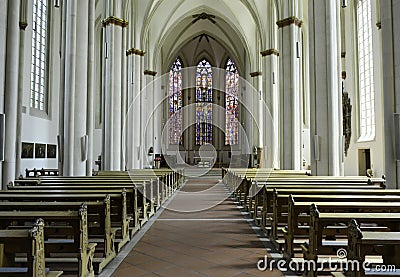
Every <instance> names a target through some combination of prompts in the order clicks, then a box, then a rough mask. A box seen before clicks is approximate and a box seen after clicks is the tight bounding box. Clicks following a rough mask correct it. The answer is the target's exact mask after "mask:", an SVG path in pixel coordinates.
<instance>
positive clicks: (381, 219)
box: [302, 205, 400, 275]
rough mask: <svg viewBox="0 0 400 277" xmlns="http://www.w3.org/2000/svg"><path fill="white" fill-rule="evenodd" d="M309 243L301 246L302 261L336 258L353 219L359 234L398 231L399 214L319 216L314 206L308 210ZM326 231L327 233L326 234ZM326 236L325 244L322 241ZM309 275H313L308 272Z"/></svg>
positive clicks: (323, 214)
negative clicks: (360, 229) (324, 256)
mask: <svg viewBox="0 0 400 277" xmlns="http://www.w3.org/2000/svg"><path fill="white" fill-rule="evenodd" d="M310 214H311V218H310V232H309V243H308V244H305V245H302V250H303V254H304V259H306V260H313V261H315V263H316V264H318V262H319V259H318V258H319V256H320V255H332V256H334V255H336V254H337V251H338V250H339V249H346V248H347V244H348V242H347V237H348V236H347V235H348V230H347V229H348V228H347V226H348V223H349V222H350V221H351V220H353V219H356V220H357V221H358V222H359V223H362V224H369V225H364V226H362V227H361V228H362V230H363V231H372V230H375V231H377V230H378V231H386V232H387V231H389V230H390V231H400V226H399V224H398V223H399V220H400V213H385V212H383V213H320V212H319V211H318V208H317V206H316V205H312V206H311V211H310ZM327 228H330V230H329V231H330V232H329V233H327V232H326V230H327ZM324 236H326V240H324ZM310 273H311V275H312V274H313V271H311V272H310Z"/></svg>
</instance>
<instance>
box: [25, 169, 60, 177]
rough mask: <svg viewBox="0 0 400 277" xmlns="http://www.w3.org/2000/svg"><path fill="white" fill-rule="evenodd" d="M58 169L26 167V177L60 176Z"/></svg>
mask: <svg viewBox="0 0 400 277" xmlns="http://www.w3.org/2000/svg"><path fill="white" fill-rule="evenodd" d="M58 173H59V171H58V169H56V168H42V169H37V168H34V169H25V176H26V177H37V176H58Z"/></svg>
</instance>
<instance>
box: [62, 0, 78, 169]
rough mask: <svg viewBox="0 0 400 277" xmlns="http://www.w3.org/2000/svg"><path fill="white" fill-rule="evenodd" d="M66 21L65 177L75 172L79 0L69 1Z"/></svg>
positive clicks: (64, 91) (63, 156) (67, 2)
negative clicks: (75, 103)
mask: <svg viewBox="0 0 400 277" xmlns="http://www.w3.org/2000/svg"><path fill="white" fill-rule="evenodd" d="M65 4H66V7H64V8H66V19H65V24H66V26H65V28H66V29H65V56H64V57H65V60H64V61H65V69H64V74H65V77H64V88H63V93H64V104H63V106H64V109H63V111H64V116H63V119H64V122H63V125H64V129H63V133H64V137H63V155H62V158H63V175H65V176H72V175H73V172H74V123H75V111H74V108H75V105H74V102H75V77H76V73H75V72H76V71H75V70H76V20H77V0H68V1H66V2H65Z"/></svg>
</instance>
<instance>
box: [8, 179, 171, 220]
mask: <svg viewBox="0 0 400 277" xmlns="http://www.w3.org/2000/svg"><path fill="white" fill-rule="evenodd" d="M69 186H76V187H84V186H96V187H97V188H102V189H106V188H108V187H110V188H130V187H135V188H136V189H137V190H138V191H139V193H140V194H142V195H143V196H144V199H146V202H148V206H149V207H150V208H149V209H147V210H148V212H149V214H148V216H152V215H153V214H154V212H155V210H157V209H159V208H160V206H161V204H162V203H164V201H166V198H167V194H166V192H165V189H166V188H165V187H164V186H163V184H162V183H161V182H160V180H159V179H147V178H140V179H134V180H133V179H130V178H124V179H123V180H118V179H117V180H116V179H114V178H93V177H79V178H77V177H74V178H64V177H56V178H52V179H48V178H46V179H20V180H15V181H14V182H10V184H9V185H8V188H9V189H28V190H29V189H36V188H35V187H41V188H42V189H52V188H51V187H53V188H54V189H63V188H66V187H69ZM78 189H79V188H78ZM147 200H148V201H147ZM139 202H140V203H139V207H140V206H141V204H142V200H141V199H139ZM146 202H143V203H146Z"/></svg>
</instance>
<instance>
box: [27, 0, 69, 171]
mask: <svg viewBox="0 0 400 277" xmlns="http://www.w3.org/2000/svg"><path fill="white" fill-rule="evenodd" d="M49 8H50V12H51V21H50V26H51V29H50V30H49V33H48V35H49V38H50V40H49V50H50V52H49V56H48V59H49V60H48V61H49V63H48V69H49V70H48V72H49V74H50V75H49V76H47V79H48V87H47V89H48V96H49V98H48V104H49V109H48V114H44V115H37V113H35V111H33V110H31V108H30V106H29V99H30V81H31V76H30V71H31V57H32V53H31V52H32V51H31V37H32V1H29V3H28V27H27V28H26V30H25V62H24V68H23V72H24V73H23V75H24V88H23V91H24V95H23V102H22V105H23V107H26V113H23V116H22V142H33V143H44V144H55V145H57V135H58V114H59V112H58V110H59V101H58V99H59V91H60V56H59V51H60V32H61V27H60V18H61V9H57V8H54V7H53V6H52V5H50V6H49ZM35 114H36V115H35ZM34 167H36V168H42V167H44V168H57V167H58V151H57V158H55V159H47V158H45V159H22V160H21V171H22V172H21V174H24V171H25V169H26V168H34Z"/></svg>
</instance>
